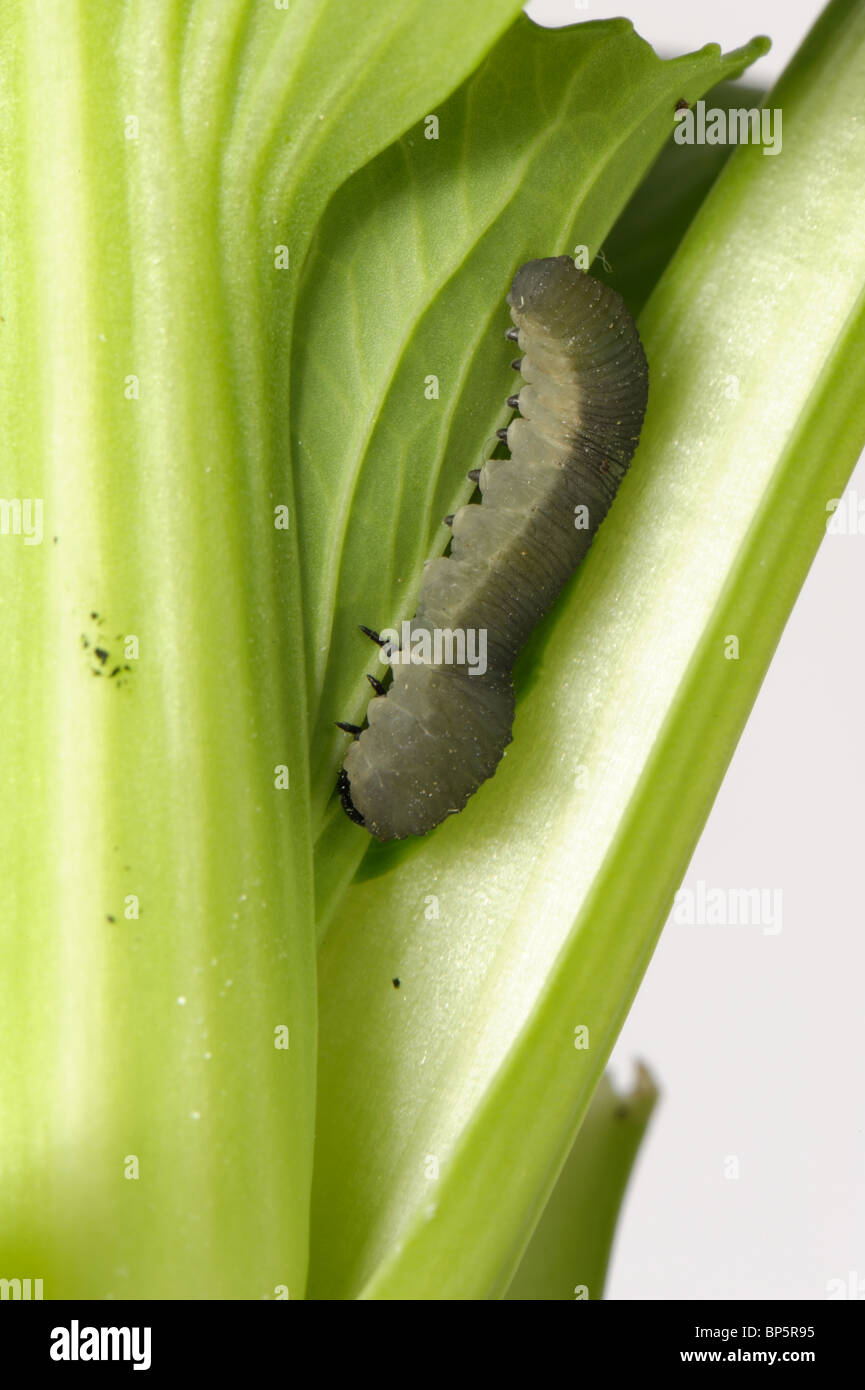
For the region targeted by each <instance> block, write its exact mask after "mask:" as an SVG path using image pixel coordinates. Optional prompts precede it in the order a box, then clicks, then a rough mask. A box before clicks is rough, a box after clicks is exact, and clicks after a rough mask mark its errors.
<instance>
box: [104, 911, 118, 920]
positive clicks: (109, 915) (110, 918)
mask: <svg viewBox="0 0 865 1390" xmlns="http://www.w3.org/2000/svg"><path fill="white" fill-rule="evenodd" d="M105 920H106V922H114V921H116V918H114V917H112V916H111V913H110V912H108V913H106V915H105Z"/></svg>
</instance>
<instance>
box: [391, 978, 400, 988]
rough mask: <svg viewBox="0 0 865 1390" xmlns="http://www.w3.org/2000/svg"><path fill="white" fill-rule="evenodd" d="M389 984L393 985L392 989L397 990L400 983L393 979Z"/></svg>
mask: <svg viewBox="0 0 865 1390" xmlns="http://www.w3.org/2000/svg"><path fill="white" fill-rule="evenodd" d="M391 983H392V984H393V987H394V989H399V983H400V982H399V980H398V979H394V980H393V981H392V982H391Z"/></svg>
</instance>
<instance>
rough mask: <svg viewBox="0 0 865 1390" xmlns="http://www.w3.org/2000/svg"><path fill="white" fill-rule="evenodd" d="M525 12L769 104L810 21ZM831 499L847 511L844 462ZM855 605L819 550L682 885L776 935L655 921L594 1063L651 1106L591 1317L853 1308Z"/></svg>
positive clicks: (864, 1178)
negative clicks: (720, 1307) (809, 1302)
mask: <svg viewBox="0 0 865 1390" xmlns="http://www.w3.org/2000/svg"><path fill="white" fill-rule="evenodd" d="M527 8H528V12H529V14H531V16H532V18H533V19H535V20H537V21H538V22H539V23H545V24H561V23H574V22H577V21H580V20H586V19H603V18H607V17H611V16H615V15H621V14H624V15H626V16H627V17H628V18H629V19H632V20H633V22H634V25H635V27H636V29H637V31H638V32H639V33H640V34H641V35H642V36H643V37H644V38H646V39H648V40H649V41H650V42H651V43H652V44H653V45H654V47H655V48H656V49H657V50H658V52H660V53H663V54H664V55H665V56H673V55H674V54H679V53H685V52H688V51H690V50H692V49H694V48H699V47H701V46H702V45H703V44H705V43H709V42H718V43H720V44H721V46H722V47H723V48H724V49H729V48H734V47H738V46H739V45H740V44H742V43H744V42H746V41H747V40H748V39H750V38H752V37H753V36H754V35H755V34H768V35H769V36H770V37H771V38H772V39H773V48H772V51H771V52H770V53H769V54H768V55H767V57H765V58H763V59H761V60H760V62H759V63H756V64H755V65H754V66H753V67H752V68H751V69H750V70H749V72H748V74H747V78H746V80H747V81H749V82H752V81H753V82H755V83H756V84H757V85H765V86H770V85H771V83H772V81H773V80H774V79H775V77H777V76H778V74H779V73H780V71H781V70H782V68H783V67H784V65H785V63H786V62H787V61H788V59H789V57H790V56H791V54H792V53H793V52H794V51H795V49H796V47H797V46H798V44H799V42H800V40H801V39H802V38H803V37H804V35H805V33H806V32H807V30H808V29H809V28H810V26H811V24H812V22H813V21H814V19H815V18H816V16H817V14H818V12H819V9H820V4H819V0H723V3H719V4H708V3H704V2H703V3H697V2H696V0H681V2H680V3H676V2H675V0H667V2H666V3H660V2H659V0H623V3H621V4H604V3H592V4H590V5H589V7H588V8H583V7H581V6H580V5H575V4H574V3H573V0H533V3H532V4H530V5H529V6H528V7H527ZM863 104H865V93H863ZM850 489H852V490H855V492H856V493H857V494H858V496H859V497H860V498H862V499H863V500H865V464H863V461H860V464H859V467H858V468H857V470H856V473H855V474H854V477H853V479H852V481H851V484H850ZM863 594H865V535H860V536H856V535H852V536H827V537H826V538H825V540H824V542H823V545H822V546H821V549H820V552H819V554H818V556H817V559H816V561H815V563H814V565H813V567H812V570H811V573H810V575H809V577H808V579H807V581H806V583H805V587H804V589H803V591H802V594H801V596H800V598H799V601H798V603H797V605H796V608H795V610H794V612H793V615H792V617H791V618H790V621H789V623H788V625H787V629H786V631H785V633H784V635H783V637H782V639H781V643H780V646H779V648H778V651H777V652H776V655H775V658H774V660H773V663H772V666H771V669H770V671H769V674H768V676H767V678H766V681H765V683H764V685H763V689H762V691H761V692H760V695H759V697H758V699H757V703H756V705H755V707H754V711H753V714H752V716H751V719H750V721H749V723H748V726H747V728H746V730H745V733H744V735H743V737H742V739H741V742H740V744H739V747H738V749H737V751H736V754H735V756H734V758H733V762H732V764H731V766H730V769H729V772H728V774H727V777H726V779H725V781H724V785H723V787H722V789H721V792H720V794H719V796H718V799H717V801H716V803H715V806H714V809H713V811H712V813H711V815H710V818H709V821H708V823H707V826H706V829H705V831H704V834H703V837H702V839H701V841H700V844H699V846H698V848H697V851H696V853H695V855H694V858H693V860H692V862H691V865H690V867H689V869H688V872H687V874H686V876H685V880H684V885H685V886H686V887H687V886H691V887H694V886H695V885H696V883H697V881H698V880H701V879H702V880H703V881H704V882H705V883H706V884H707V885H708V886H710V887H720V888H723V889H731V888H755V887H761V888H770V889H771V888H780V889H782V890H783V926H782V930H781V931H780V933H778V934H777V935H764V934H763V933H762V930H761V928H760V927H754V926H748V927H729V926H727V927H705V926H704V927H695V926H691V927H685V926H678V925H676V924H675V923H674V922H673V921H670V922H669V923H668V924H667V926H666V927H665V929H664V934H663V936H662V938H661V944H660V946H659V947H658V950H657V952H656V953H655V957H654V960H653V961H652V964H651V966H650V967H649V971H648V974H647V976H646V978H645V980H644V982H643V985H642V987H641V989H640V993H639V995H638V997H637V1000H636V1002H635V1004H634V1007H633V1009H632V1011H631V1014H630V1017H629V1018H628V1021H627V1023H626V1024H625V1027H624V1030H623V1032H622V1035H621V1037H620V1039H619V1042H618V1044H617V1047H616V1049H615V1052H614V1055H613V1063H614V1070H615V1074H616V1078H617V1080H618V1081H619V1082H620V1083H623V1084H624V1083H625V1082H626V1081H628V1080H629V1078H630V1072H631V1064H632V1062H633V1059H634V1058H637V1057H639V1058H641V1059H643V1060H644V1061H645V1062H646V1064H647V1065H648V1066H649V1068H650V1070H651V1071H652V1073H653V1075H654V1077H655V1079H656V1080H657V1082H658V1084H659V1085H660V1087H661V1088H662V1092H663V1095H662V1099H661V1103H660V1105H659V1107H658V1109H657V1110H656V1112H655V1118H654V1120H653V1123H652V1127H651V1129H650V1131H649V1135H648V1137H647V1140H646V1142H645V1145H644V1147H643V1150H642V1153H641V1156H640V1158H639V1160H638V1165H637V1168H636V1171H635V1174H634V1177H633V1179H632V1182H631V1187H630V1189H629V1192H628V1196H627V1199H626V1203H625V1207H624V1211H623V1213H622V1219H621V1222H620V1226H619V1233H618V1237H617V1241H616V1248H615V1250H614V1253H613V1261H612V1266H611V1272H610V1279H609V1283H608V1287H607V1297H608V1298H614V1299H685V1298H698V1299H711V1298H720V1299H749V1298H778V1299H799V1298H802V1299H823V1298H826V1297H827V1291H828V1289H827V1286H829V1285H830V1281H832V1280H843V1281H844V1283H845V1285H846V1284H847V1282H848V1278H849V1274H850V1271H855V1277H856V1278H857V1279H858V1280H859V1281H862V1292H861V1294H860V1295H859V1296H860V1297H861V1298H865V1238H863V1236H865V1085H863V1081H865V1064H863V1035H862V1012H863V994H865V989H863V981H865V941H863V918H865V914H863V871H865V839H863V829H865V817H863V811H862V806H863V798H865V725H863V709H865V663H863V645H865V620H863ZM731 1157H732V1158H734V1159H735V1160H737V1162H738V1168H739V1176H738V1178H731V1177H727V1176H725V1168H730V1167H731V1165H730V1164H729V1159H730V1158H731ZM835 1296H837V1294H836V1295H835Z"/></svg>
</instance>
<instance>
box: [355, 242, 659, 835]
mask: <svg viewBox="0 0 865 1390" xmlns="http://www.w3.org/2000/svg"><path fill="white" fill-rule="evenodd" d="M507 301H508V304H509V305H510V310H511V317H512V319H513V323H514V328H512V329H510V330H509V332H508V336H509V337H512V338H514V339H516V340H517V341H518V343H519V347H520V350H521V352H522V354H523V356H522V359H521V360H518V361H516V362H514V364H513V365H514V367H515V368H517V369H518V370H519V372H520V374H521V375H522V378H523V381H524V383H525V384H524V385H523V387H522V389H521V390H520V392H519V395H518V396H516V397H509V399H508V403H509V404H511V405H514V406H516V407H517V408H518V410H519V416H517V417H515V418H514V419H513V420H512V421H511V423H510V425H509V426H508V428H507V430H506V431H504V430H503V431H500V435H501V436H502V437H505V438H506V440H507V444H508V447H509V449H510V454H511V457H510V458H508V459H488V460H487V462H486V463H485V464H484V465H483V467H482V468H481V469H480V471H479V473H477V474H475V473H472V474H470V475H469V476H470V477H472V478H474V479H475V480H476V482H477V485H478V487H479V489H480V493H481V499H482V500H481V502H480V504H478V503H476V502H472V503H469V504H468V505H467V506H464V507H461V508H460V509H459V510H458V511H457V512H456V513H455V514H454V516H453V517H449V518H447V520H448V522H449V523H450V524H451V526H452V530H453V539H452V542H451V547H450V554H449V555H447V556H442V557H441V558H439V559H435V560H432V561H430V562H429V564H427V566H426V567H425V569H424V573H423V577H422V580H421V586H420V592H419V594H418V602H417V613H416V615H415V617H414V618H413V619H412V621H411V623H410V624H407V623H404V624H403V629H404V632H403V640H402V641H401V643H400V644H399V648H397V646H396V644H395V643H390V644H389V645H388V648H387V654H388V655H389V657H390V660H391V664H392V666H393V680H392V683H391V685H390V686H389V688H388V689H387V690H384V688H383V687H382V686H381V685H380V684H379V682H378V681H376V680H374V679H373V678H372V677H371V678H370V680H371V684H372V685H373V689H374V691H375V692H376V693H375V696H374V698H373V699H372V700H371V702H370V705H369V710H368V727H367V728H365V729H362V730H361V729H356V728H354V727H353V726H351V725H341V726H340V727H342V728H345V729H347V730H348V731H349V732H351V733H353V734H354V735H355V741H354V742H353V743H352V745H351V747H350V748H349V750H348V753H347V756H346V759H345V763H344V766H343V769H342V772H341V773H340V777H339V792H340V796H341V799H342V804H343V807H344V809H345V811H346V812H347V814H348V815H349V816H350V817H351V819H352V820H355V821H357V822H358V823H359V824H361V825H364V826H365V827H366V828H367V830H369V832H370V833H371V834H372V835H374V836H375V837H376V838H377V839H379V840H393V839H403V838H404V837H405V836H407V835H424V834H426V832H427V831H429V830H431V829H432V828H433V827H434V826H436V825H438V824H439V823H440V822H441V821H443V820H444V819H445V817H446V816H448V815H451V814H453V813H454V812H457V811H460V810H462V808H463V807H464V806H465V804H466V802H467V801H468V799H469V797H470V796H471V795H472V793H473V792H474V791H475V790H476V789H477V787H479V786H480V784H481V783H482V782H484V781H485V780H486V779H487V778H488V777H491V776H492V774H493V773H494V772H495V770H496V767H497V766H498V764H499V761H500V759H501V756H502V753H503V752H504V750H505V748H506V747H507V745H508V743H510V741H511V728H512V725H513V719H514V690H513V683H512V678H511V671H512V668H513V665H514V662H515V660H516V658H517V655H518V653H519V651H520V648H521V647H522V646H523V644H524V643H525V641H526V639H527V638H528V636H529V634H530V632H531V631H532V628H533V627H535V625H536V624H537V622H538V621H539V619H540V618H542V617H543V615H544V614H545V613H546V612H547V610H548V609H549V608H550V606H551V605H552V603H553V602H554V601H555V599H556V597H557V595H558V594H559V593H560V591H561V589H562V588H563V586H564V584H565V583H566V581H567V579H568V578H569V577H570V575H571V574H572V572H573V571H574V569H575V568H576V566H577V565H578V564H579V563H580V561H581V560H582V558H583V556H584V555H585V553H586V551H587V550H588V549H589V546H590V545H591V542H592V539H593V537H594V534H595V532H596V531H597V529H598V527H599V526H600V524H601V522H602V521H603V519H604V516H605V515H606V513H607V510H608V508H609V506H610V503H611V502H612V500H613V498H614V496H615V493H616V489H617V488H618V486H619V483H620V482H621V480H622V478H623V477H624V475H625V472H626V471H627V468H628V466H629V464H630V461H631V458H632V457H633V454H634V450H635V449H636V446H637V441H638V439H639V435H640V430H641V428H642V422H643V415H644V413H645V408H646V400H647V395H648V367H647V363H646V357H645V353H644V351H643V347H642V344H641V342H640V338H639V335H638V333H637V328H636V325H635V324H634V321H633V319H632V318H631V316H630V314H629V313H628V310H627V309H626V307H625V305H624V303H623V301H622V299H621V297H620V296H619V295H618V294H616V292H615V291H614V290H612V289H610V288H608V287H607V286H606V285H603V284H601V283H600V282H599V281H598V280H595V279H593V278H592V277H591V276H590V275H587V274H586V273H585V272H583V271H581V270H579V269H577V267H576V266H575V265H574V263H573V261H572V260H571V259H570V257H568V256H554V257H548V258H545V259H542V260H535V261H529V262H527V263H526V264H525V265H523V266H521V267H520V269H519V270H518V271H517V273H516V275H515V276H514V281H513V285H512V286H511V290H510V292H509V294H508V296H507ZM365 630H366V629H365ZM466 632H471V633H474V634H480V635H482V637H483V644H482V645H483V646H484V648H485V662H484V663H483V669H481V663H480V662H478V661H475V664H474V665H470V664H469V663H468V661H467V660H466V659H465V651H464V646H463V647H460V646H459V644H456V646H455V644H454V641H453V635H454V634H455V633H466ZM442 634H444V636H445V638H446V639H450V640H446V641H445V642H444V643H443V642H441V641H437V640H435V639H437V638H438V637H440V636H441V635H442ZM370 635H373V636H374V635H375V634H370ZM406 639H408V640H406ZM470 645H471V644H470ZM476 648H477V644H476ZM443 649H444V652H445V655H444V656H443ZM455 650H457V651H458V652H462V653H463V659H462V660H456V661H455V660H454V659H453V653H454V651H455Z"/></svg>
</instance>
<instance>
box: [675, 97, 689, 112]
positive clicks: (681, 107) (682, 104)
mask: <svg viewBox="0 0 865 1390" xmlns="http://www.w3.org/2000/svg"><path fill="white" fill-rule="evenodd" d="M690 109H691V105H690V102H688V101H686V99H685V98H684V97H679V100H678V101H677V102H676V110H677V111H690Z"/></svg>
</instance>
